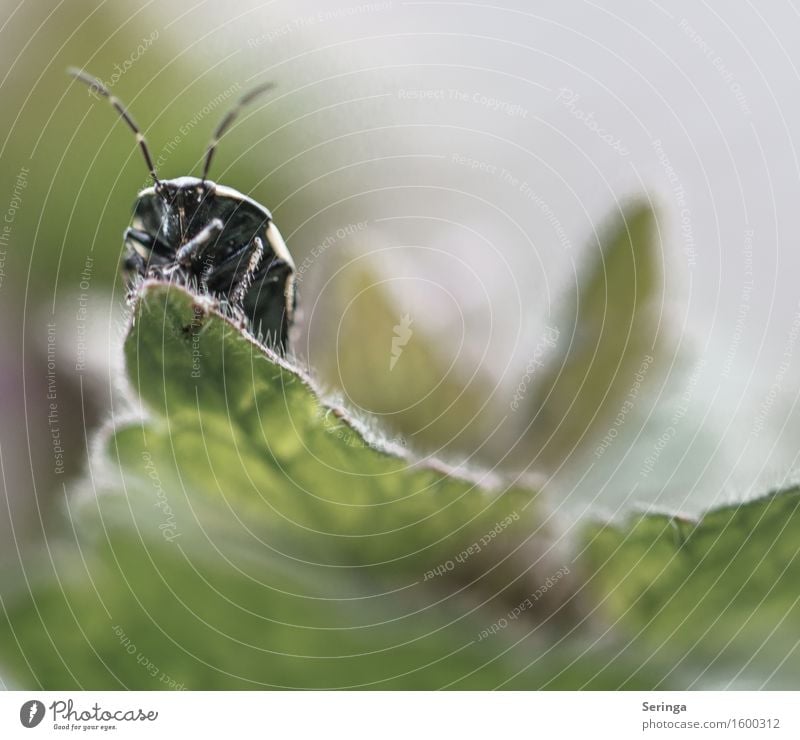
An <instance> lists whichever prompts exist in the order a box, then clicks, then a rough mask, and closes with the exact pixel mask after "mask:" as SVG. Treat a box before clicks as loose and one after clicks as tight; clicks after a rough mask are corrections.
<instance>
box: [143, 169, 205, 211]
mask: <svg viewBox="0 0 800 740" xmlns="http://www.w3.org/2000/svg"><path fill="white" fill-rule="evenodd" d="M215 189H216V185H215V184H214V183H213V182H211V180H201V179H200V178H198V177H176V178H175V179H174V180H159V182H158V183H157V184H156V186H155V192H156V195H157V196H158V197H159V198H161V199H162V200H163V201H165V202H166V203H168V204H169V205H171V206H175V207H181V208H184V209H186V210H187V211H193V210H196V209H198V208H200V206H201V205H202V203H203V201H204V200H205V199H206V198H207V197H208V196H209V195H212V194H213V193H214V190H215Z"/></svg>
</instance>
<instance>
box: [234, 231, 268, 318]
mask: <svg viewBox="0 0 800 740" xmlns="http://www.w3.org/2000/svg"><path fill="white" fill-rule="evenodd" d="M249 252H250V256H249V259H248V261H247V267H245V270H244V273H243V274H242V276H241V277H240V278H238V280H237V282H236V284H235V285H234V287H233V290H232V291H231V294H230V302H231V303H232V304H233V305H234V306H237V307H239V308H241V306H242V302H243V301H244V297H245V294H246V293H247V291H248V290H250V286H251V285H252V284H253V278H254V277H255V274H256V272H257V270H258V268H259V266H260V265H261V260H262V259H263V258H264V243H263V242H262V241H261V239H260V237H257V236H256V237H253V241H252V242H251V243H250V247H249Z"/></svg>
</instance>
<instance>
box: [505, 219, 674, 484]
mask: <svg viewBox="0 0 800 740" xmlns="http://www.w3.org/2000/svg"><path fill="white" fill-rule="evenodd" d="M654 236H655V219H654V214H653V212H652V210H651V209H650V207H649V206H648V205H646V204H638V205H635V206H632V207H630V208H628V209H627V210H626V211H625V212H624V213H623V214H622V217H621V218H620V219H619V221H618V222H617V223H615V224H614V225H613V227H612V228H610V229H609V230H608V231H607V232H606V233H605V234H604V235H602V236H601V238H600V240H599V244H598V247H599V256H598V258H597V259H595V261H594V264H593V266H591V267H590V269H589V270H588V271H587V272H586V274H585V277H583V278H582V280H581V282H580V283H579V284H578V285H577V286H576V290H575V293H574V296H573V298H572V300H571V301H570V302H569V303H568V304H567V306H566V307H565V309H564V315H563V317H562V318H561V319H560V320H558V321H557V322H556V326H557V327H558V328H559V331H560V335H559V339H558V341H557V343H556V348H557V349H559V348H560V352H559V353H558V354H553V353H549V354H548V362H547V363H546V365H545V367H544V368H543V369H542V371H541V372H539V373H537V374H536V375H535V376H534V383H533V386H532V388H531V389H530V391H529V399H530V400H529V401H527V402H526V404H525V405H523V406H522V408H524V409H525V410H526V412H525V413H523V414H522V415H521V416H522V418H523V420H524V421H523V423H524V424H525V425H527V424H528V422H529V421H530V433H529V434H528V435H527V437H528V442H527V444H518V445H517V446H516V451H517V453H518V455H517V456H518V458H521V459H522V461H523V462H525V463H529V462H530V461H531V460H532V459H534V458H535V459H536V464H537V465H539V466H540V467H542V468H545V469H551V470H552V469H555V468H558V467H559V466H560V465H561V464H562V463H563V462H564V461H565V460H566V459H567V458H568V457H570V455H572V454H573V453H574V452H575V451H576V450H577V449H578V448H581V447H583V446H585V445H588V444H592V443H593V442H595V441H596V439H597V438H598V435H599V436H602V432H603V431H604V430H605V429H607V427H608V425H609V423H610V421H611V420H613V418H614V416H615V415H616V414H617V413H618V412H619V411H620V408H621V405H622V404H623V403H624V399H625V396H626V394H628V393H629V392H630V389H631V388H632V387H634V386H635V385H636V383H637V377H636V376H637V374H641V372H640V371H641V368H642V367H644V371H645V373H647V370H648V368H649V367H650V365H651V364H652V363H653V362H654V357H653V355H654V354H655V353H656V350H657V349H658V344H659V342H660V341H661V338H660V327H659V305H658V304H659V302H660V294H661V290H662V286H661V274H660V269H659V262H660V258H659V251H658V242H657V241H656V240H655V239H654ZM531 420H532V421H531ZM532 450H533V452H532Z"/></svg>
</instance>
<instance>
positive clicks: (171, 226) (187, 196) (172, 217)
mask: <svg viewBox="0 0 800 740" xmlns="http://www.w3.org/2000/svg"><path fill="white" fill-rule="evenodd" d="M161 187H162V188H163V189H164V191H165V192H166V194H167V195H166V198H165V197H162V196H161V195H158V194H156V189H155V187H149V188H145V189H144V190H142V191H140V192H139V194H138V198H137V201H136V204H135V206H134V214H133V227H134V228H135V229H138V230H141V231H144V232H146V233H147V234H149V235H150V236H151V237H153V239H154V240H155V243H154V246H153V249H152V252H151V250H150V249H146V248H145V247H143V246H142V245H141V244H137V243H135V242H133V243H132V247H133V248H134V249H135V250H136V251H137V252H138V253H139V254H140V255H141V256H142V257H143V258H144V259H145V260H147V261H148V262H149V264H151V265H153V264H156V265H161V266H167V265H169V264H171V263H172V262H174V258H175V255H176V253H177V251H178V249H179V248H180V247H181V246H182V245H183V244H184V243H186V242H187V241H188V240H189V239H191V238H192V237H193V236H195V235H196V234H197V233H198V232H200V231H201V230H202V229H203V228H204V227H205V226H206V225H207V224H208V223H210V221H211V220H212V219H215V218H217V219H219V220H220V221H221V222H222V223H223V230H222V232H221V234H220V235H219V237H218V238H217V239H216V241H215V244H214V247H213V249H209V250H208V253H207V254H204V255H203V261H204V263H205V264H204V266H203V269H204V270H205V271H206V272H208V271H209V270H213V269H214V268H217V275H218V276H221V277H218V278H217V284H220V285H221V284H222V282H223V278H224V281H225V282H226V283H227V284H230V282H231V281H232V279H233V276H234V275H235V274H236V271H237V270H240V269H242V268H241V265H240V264H239V263H238V262H237V255H239V254H241V253H242V250H243V248H244V247H246V246H247V245H248V244H250V243H251V242H252V240H253V238H254V237H256V236H258V237H261V240H262V242H263V243H264V247H265V249H266V250H267V253H265V255H264V257H263V259H262V262H261V265H262V267H261V268H260V269H259V270H258V271H257V272H256V273H255V275H254V279H253V282H252V284H251V286H250V288H249V289H248V291H247V293H246V294H245V298H244V302H243V303H244V305H243V307H242V308H243V310H244V313H245V315H246V316H247V317H248V318H249V319H250V321H251V323H252V325H253V327H254V329H255V330H256V331H258V332H263V333H267V334H272V335H274V336H280V338H281V344H283V345H285V341H286V333H287V332H288V328H289V325H290V324H291V321H292V319H293V315H294V310H295V290H294V272H295V266H294V261H293V260H292V256H291V254H290V253H289V250H288V248H287V247H286V243H285V242H284V240H283V237H282V236H281V233H280V231H278V228H277V227H276V226H275V224H274V223H273V221H272V214H271V213H270V212H269V210H268V209H267V208H265V207H264V206H262V205H261V204H260V203H257V202H256V201H254V200H253V199H252V198H249V197H247V196H246V195H244V194H242V193H240V192H238V191H237V190H234V189H233V188H229V187H226V186H224V185H217V184H215V183H213V182H211V181H209V180H206V181H205V183H202V182H201V180H199V179H198V178H195V177H179V178H176V179H173V180H163V181H162V182H161ZM201 188H204V189H201ZM226 262H227V263H228V264H230V265H231V267H230V268H227V267H226V264H225V263H226ZM213 274H214V273H213V272H212V275H213ZM198 276H199V272H198ZM209 287H210V288H211V289H212V292H213V291H214V284H213V282H211V281H210V282H209Z"/></svg>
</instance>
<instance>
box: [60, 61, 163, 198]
mask: <svg viewBox="0 0 800 740" xmlns="http://www.w3.org/2000/svg"><path fill="white" fill-rule="evenodd" d="M67 74H70V75H72V76H73V77H75V78H77V79H79V80H80V81H81V82H83V83H85V84H86V85H88V86H89V89H90V90H91V91H92V92H95V93H98V94H99V95H102V96H103V97H104V98H107V99H108V102H109V103H111V105H113V106H114V107H115V108H116V109H117V113H119V114H120V116H122V120H123V121H125V123H127V124H128V126H129V127H130V129H131V131H133V133H134V134H136V141H138V142H139V147H140V148H141V150H142V154H144V161H145V162H146V163H147V168H148V169H149V170H150V177H152V178H153V182H154V183H155V184H156V185H159V184H160V181H159V179H158V175H157V174H156V168H155V165H154V164H153V158H152V157H151V156H150V150H149V149H148V148H147V141H145V138H144V136H143V134H142V132H141V131H140V130H139V127H138V126H137V125H136V123H135V122H134V120H133V119H132V118H131V116H130V114H129V113H128V111H126V110H125V106H124V105H122V103H121V102H120V100H119V99H118V98H116V97H114V96H113V95H112V94H111V93H110V92H109V91H108V88H107V87H106V86H105V85H104V84H103V83H102V82H100V80H98V79H97V78H96V77H92V76H91V75H88V74H86V72H84V71H83V70H82V69H77V68H76V67H69V68H68V69H67Z"/></svg>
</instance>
